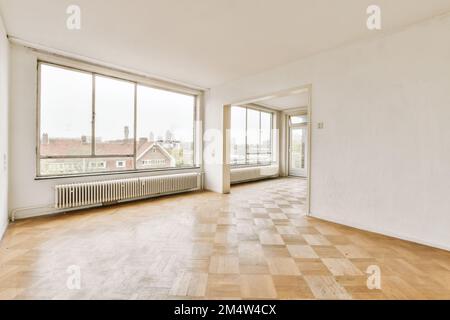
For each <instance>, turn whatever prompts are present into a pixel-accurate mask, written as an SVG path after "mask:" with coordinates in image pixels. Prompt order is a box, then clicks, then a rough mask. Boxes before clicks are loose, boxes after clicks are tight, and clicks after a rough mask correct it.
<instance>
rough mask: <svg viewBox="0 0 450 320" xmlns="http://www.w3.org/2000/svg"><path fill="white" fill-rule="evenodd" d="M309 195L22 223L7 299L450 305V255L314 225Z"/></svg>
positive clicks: (138, 207)
mask: <svg viewBox="0 0 450 320" xmlns="http://www.w3.org/2000/svg"><path fill="white" fill-rule="evenodd" d="M305 195H306V181H305V180H304V179H297V178H283V179H275V180H266V181H261V182H255V183H247V184H242V185H237V186H234V187H233V188H232V193H231V194H230V195H222V194H215V193H211V192H197V193H189V194H182V195H176V196H169V197H161V198H157V199H153V200H146V201H140V202H134V203H128V204H124V205H118V206H114V207H106V208H99V209H91V210H84V211H80V212H77V213H71V214H66V215H59V216H52V217H45V218H38V219H29V220H23V221H19V222H17V223H14V224H11V225H10V227H9V229H8V231H7V233H6V235H5V238H4V239H3V240H2V242H1V244H0V298H2V299H12V298H16V299H28V298H38V299H55V298H61V299H92V298H97V299H98V298H104V299H226V298H230V299H259V298H262V299H408V298H411V299H442V298H443V299H450V253H449V252H447V251H443V250H438V249H433V248H430V247H426V246H421V245H417V244H413V243H410V242H406V241H401V240H398V239H393V238H389V237H385V236H382V235H377V234H373V233H368V232H364V231H360V230H356V229H352V228H348V227H344V226H341V225H336V224H332V223H329V222H325V221H321V220H317V219H314V218H310V217H305V216H304V213H305V202H306V199H305ZM370 266H372V267H371V268H375V269H372V270H376V269H378V268H379V270H380V272H381V277H380V279H381V282H380V285H381V288H380V289H369V288H368V286H367V281H368V277H369V274H367V273H366V271H367V269H368V268H369V267H370ZM373 266H375V267H373ZM74 268H75V269H74ZM73 270H79V272H80V273H79V274H80V278H79V279H80V280H81V281H80V285H81V286H80V289H69V288H68V286H67V282H68V279H69V277H70V276H71V275H74V274H75V273H72V272H73ZM71 279H73V278H71ZM77 279H78V278H77ZM374 279H375V278H373V277H372V278H370V280H371V281H370V283H372V284H374V283H375V282H373V280H374Z"/></svg>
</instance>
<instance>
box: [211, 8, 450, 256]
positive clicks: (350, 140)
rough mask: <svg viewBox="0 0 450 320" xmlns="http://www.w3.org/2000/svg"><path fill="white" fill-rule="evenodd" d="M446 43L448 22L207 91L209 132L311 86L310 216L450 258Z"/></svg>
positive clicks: (449, 49) (214, 184) (216, 171)
mask: <svg viewBox="0 0 450 320" xmlns="http://www.w3.org/2000/svg"><path fill="white" fill-rule="evenodd" d="M449 36H450V17H449V16H448V15H447V16H443V17H439V18H435V19H433V20H430V21H427V22H424V23H421V24H418V25H415V26H411V27H409V28H407V29H405V30H402V31H400V32H397V33H395V34H392V35H384V36H380V37H377V38H376V39H372V40H370V41H365V42H360V43H357V44H354V45H351V46H347V47H344V48H339V49H335V50H331V51H328V52H324V53H322V54H319V55H315V56H312V57H309V58H307V59H303V60H300V61H297V62H295V63H292V64H289V65H285V66H281V67H278V68H275V69H272V70H269V71H266V72H263V73H260V74H257V75H254V76H251V77H247V78H244V79H240V80H238V81H235V82H232V83H228V84H225V85H223V86H220V87H216V88H213V89H211V91H210V93H209V97H208V101H207V104H206V112H207V114H209V117H207V118H206V121H207V123H206V127H208V128H217V129H220V126H218V124H220V120H217V119H216V118H215V117H216V116H219V115H220V114H221V109H222V106H223V105H224V104H228V103H230V102H233V101H239V100H245V99H247V98H250V97H255V96H260V95H265V94H267V93H272V92H276V91H279V90H285V89H287V88H292V87H296V86H300V85H306V84H312V121H313V132H312V172H311V178H312V193H311V210H312V215H313V216H316V217H321V218H324V219H327V220H330V221H336V222H340V223H343V224H347V225H350V226H356V227H359V228H362V229H367V230H372V231H376V232H380V233H384V234H389V235H393V236H397V237H400V238H404V239H409V240H413V241H417V242H421V243H425V244H430V245H434V246H437V247H441V248H447V249H450V200H449V199H450V125H449V122H450V41H448V39H449ZM208 121H210V122H209V123H208ZM318 121H323V122H324V129H321V130H318V129H317V122H318ZM221 150H222V149H221V145H220V140H219V142H218V143H216V144H215V151H216V157H218V158H220V157H221V155H220V154H218V155H217V153H221ZM206 169H207V170H206V175H207V180H206V182H207V187H208V188H210V189H212V190H216V191H220V189H221V184H222V176H221V174H220V169H221V167H220V166H219V165H217V166H211V167H207V168H206Z"/></svg>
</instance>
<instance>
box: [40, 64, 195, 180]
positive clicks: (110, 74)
mask: <svg viewBox="0 0 450 320" xmlns="http://www.w3.org/2000/svg"><path fill="white" fill-rule="evenodd" d="M75 64H76V63H75ZM82 64H83V63H82ZM42 65H48V66H51V67H56V68H61V69H65V70H69V71H75V72H82V73H86V74H89V75H91V77H92V85H91V87H92V99H91V104H92V105H91V141H90V143H91V153H90V155H61V156H43V155H41V135H42V132H41V78H42V77H41V74H42V68H41V67H42ZM73 65H74V63H70V62H68V63H60V62H53V61H51V60H50V59H40V58H38V59H37V88H36V91H37V95H36V97H37V101H36V148H35V151H36V154H35V156H36V176H35V180H46V179H61V178H74V177H84V176H104V175H117V174H133V173H145V172H155V171H156V172H157V171H178V170H190V169H191V170H192V169H199V168H201V157H198V156H197V152H198V150H199V149H200V148H201V145H198V140H197V134H198V133H197V121H200V120H201V119H199V116H200V115H201V112H200V101H201V99H200V96H201V95H202V91H200V90H196V89H191V88H186V90H183V88H180V90H177V89H175V88H174V87H176V86H177V85H176V84H172V85H171V83H168V84H169V85H165V83H164V82H163V81H161V82H159V81H156V84H155V80H153V79H149V80H152V81H149V82H153V83H149V82H146V81H145V80H146V79H144V80H140V78H142V77H141V76H138V75H134V74H130V75H131V76H130V77H128V76H124V75H121V76H116V75H114V73H116V72H119V73H123V74H125V75H127V74H128V73H124V72H121V71H115V70H113V69H108V68H101V67H100V69H101V70H104V71H105V72H102V71H98V70H95V69H98V67H96V66H90V65H89V64H85V66H84V67H78V66H73ZM96 76H100V77H106V78H110V79H114V80H118V81H123V82H129V83H132V84H133V86H134V110H133V113H134V114H133V119H134V120H133V134H134V141H133V144H134V146H133V154H119V155H116V154H108V155H96V154H95V147H96V146H95V143H96V135H95V133H96V132H95V124H96V118H95V115H96V114H95V110H96V109H95V104H96V101H95V79H96ZM138 86H144V87H149V88H152V89H157V90H164V91H169V92H173V93H177V94H182V95H186V96H191V97H193V105H192V110H193V119H192V123H193V125H192V128H193V136H192V138H193V150H192V158H193V159H192V160H193V165H192V166H186V167H175V168H171V167H167V168H150V169H138V168H137V142H138V141H137V140H138V139H137V137H136V133H137V107H138V106H137V100H138V99H137V91H138ZM107 158H132V159H133V169H128V170H109V171H96V172H83V173H73V174H72V173H68V174H56V175H42V174H41V160H46V159H47V160H52V159H107ZM116 169H117V168H116Z"/></svg>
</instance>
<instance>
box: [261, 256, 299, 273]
mask: <svg viewBox="0 0 450 320" xmlns="http://www.w3.org/2000/svg"><path fill="white" fill-rule="evenodd" d="M267 263H268V265H269V270H270V273H271V274H273V275H287V276H290V275H292V276H296V275H300V272H299V270H298V267H297V264H296V263H295V261H294V259H292V258H279V257H277V258H268V259H267Z"/></svg>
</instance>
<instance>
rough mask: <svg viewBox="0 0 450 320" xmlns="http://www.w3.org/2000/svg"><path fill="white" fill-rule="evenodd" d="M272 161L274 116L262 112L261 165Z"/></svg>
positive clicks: (259, 158)
mask: <svg viewBox="0 0 450 320" xmlns="http://www.w3.org/2000/svg"><path fill="white" fill-rule="evenodd" d="M271 159H272V114H270V113H267V112H261V144H260V146H259V156H258V160H259V163H264V164H265V163H269V162H271Z"/></svg>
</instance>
